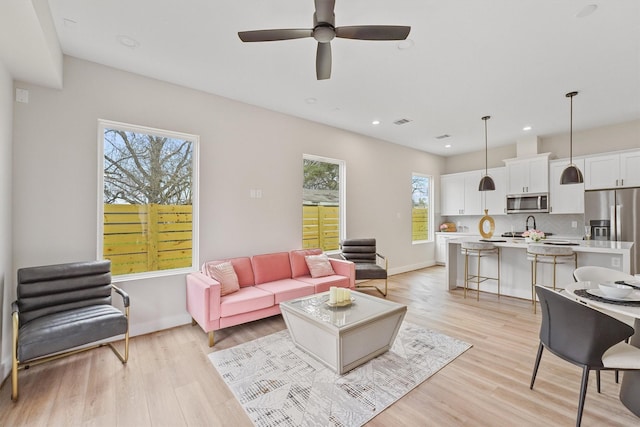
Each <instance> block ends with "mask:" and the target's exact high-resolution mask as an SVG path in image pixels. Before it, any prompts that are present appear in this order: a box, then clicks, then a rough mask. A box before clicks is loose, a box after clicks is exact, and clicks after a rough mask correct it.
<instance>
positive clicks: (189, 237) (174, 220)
mask: <svg viewBox="0 0 640 427" xmlns="http://www.w3.org/2000/svg"><path fill="white" fill-rule="evenodd" d="M98 129H99V130H98V144H99V150H98V153H99V157H100V158H99V161H98V164H99V165H100V167H99V169H100V171H99V179H98V181H99V202H98V217H99V220H98V258H99V259H100V258H104V259H110V260H111V272H112V274H113V275H114V276H124V275H135V276H136V277H150V276H158V275H164V274H167V273H168V272H171V273H175V272H176V271H190V270H192V268H193V267H194V266H195V265H197V262H198V261H197V260H198V256H197V248H198V245H197V236H198V230H197V224H198V221H197V203H196V202H197V194H198V193H197V176H198V175H197V153H198V137H197V136H195V135H187V134H181V133H177V132H170V131H164V130H159V129H150V128H145V127H141V126H134V125H128V124H124V123H115V122H109V121H104V120H100V121H99V122H98Z"/></svg>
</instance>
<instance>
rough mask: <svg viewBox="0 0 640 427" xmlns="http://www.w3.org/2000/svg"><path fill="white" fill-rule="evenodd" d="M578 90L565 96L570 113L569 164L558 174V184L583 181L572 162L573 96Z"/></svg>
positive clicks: (580, 173)
mask: <svg viewBox="0 0 640 427" xmlns="http://www.w3.org/2000/svg"><path fill="white" fill-rule="evenodd" d="M577 94H578V92H569V93H568V94H566V95H565V96H566V97H567V98H569V99H570V100H571V115H570V117H571V118H570V120H569V166H567V167H566V168H565V170H563V171H562V175H561V176H560V184H580V183H582V182H584V178H583V177H582V172H580V169H578V166H576V165H574V164H573V97H574V96H576V95H577Z"/></svg>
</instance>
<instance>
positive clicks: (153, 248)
mask: <svg viewBox="0 0 640 427" xmlns="http://www.w3.org/2000/svg"><path fill="white" fill-rule="evenodd" d="M192 241H193V210H192V206H190V205H157V204H150V205H111V204H105V205H104V235H103V254H104V258H106V259H110V260H111V270H112V273H113V274H114V275H119V274H132V273H141V272H146V271H156V270H167V269H173V268H183V267H190V266H191V264H192Z"/></svg>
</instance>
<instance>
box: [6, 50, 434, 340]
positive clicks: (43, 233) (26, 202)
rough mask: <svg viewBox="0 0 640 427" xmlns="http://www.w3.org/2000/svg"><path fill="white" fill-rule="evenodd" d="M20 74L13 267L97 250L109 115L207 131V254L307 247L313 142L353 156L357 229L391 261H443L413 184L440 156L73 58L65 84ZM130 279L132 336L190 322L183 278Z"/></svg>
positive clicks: (203, 149) (350, 168)
mask: <svg viewBox="0 0 640 427" xmlns="http://www.w3.org/2000/svg"><path fill="white" fill-rule="evenodd" d="M16 86H18V87H22V88H25V89H28V90H29V99H30V102H29V104H16V108H15V112H14V114H15V120H14V158H15V164H14V168H15V174H14V186H13V188H14V193H15V196H14V220H13V225H14V246H13V249H14V265H15V266H16V267H17V268H19V267H24V266H31V265H42V264H49V263H58V262H68V261H75V260H83V259H94V258H95V256H96V245H97V237H96V226H97V225H96V223H97V219H96V211H97V207H96V206H97V197H98V195H97V191H98V190H97V172H96V170H97V159H98V155H97V120H98V119H99V118H102V119H109V120H116V121H122V122H126V123H132V124H138V125H143V126H150V127H155V128H160V129H169V130H174V131H181V132H186V133H192V134H197V135H200V144H201V146H200V261H201V262H202V261H205V260H208V259H216V258H221V257H231V256H238V255H252V254H258V253H265V252H270V251H282V250H290V249H294V248H299V247H300V246H301V240H302V230H301V229H302V218H301V200H302V189H301V186H302V155H303V153H308V154H315V155H320V156H326V157H331V158H337V159H343V160H345V161H346V164H347V172H346V175H347V177H346V179H347V202H346V204H347V234H348V237H365V236H375V237H376V238H377V239H378V246H379V249H380V251H381V252H383V253H384V254H385V255H387V256H388V257H389V262H390V267H391V268H392V269H393V270H394V271H403V270H408V269H411V268H415V267H421V266H426V265H430V264H432V263H433V262H434V261H433V260H434V245H433V244H432V243H429V244H422V245H412V244H411V215H410V212H411V203H410V197H411V193H410V188H411V173H412V172H420V173H424V174H431V175H433V176H434V177H438V176H439V175H440V174H441V173H443V169H444V160H443V159H442V158H441V157H438V156H433V155H429V154H426V153H424V152H420V151H416V150H412V149H408V148H405V147H401V146H398V145H394V144H389V143H385V142H382V141H379V140H375V139H372V138H369V137H365V136H361V135H357V134H353V133H350V132H346V131H342V130H339V129H335V128H331V127H328V126H324V125H320V124H317V123H313V122H309V121H305V120H301V119H298V118H294V117H291V116H286V115H283V114H279V113H275V112H272V111H268V110H264V109H261V108H257V107H254V106H250V105H247V104H242V103H239V102H235V101H232V100H229V99H226V98H221V97H218V96H214V95H210V94H205V93H202V92H198V91H194V90H190V89H186V88H183V87H179V86H175V85H171V84H168V83H164V82H161V81H157V80H153V79H150V78H146V77H141V76H138V75H134V74H131V73H127V72H123V71H118V70H115V69H111V68H108V67H104V66H101V65H98V64H95V63H90V62H86V61H82V60H78V59H75V58H70V57H65V67H64V89H63V90H61V91H59V90H53V89H46V88H42V87H38V86H34V85H29V84H26V83H18V82H17V83H16ZM435 186H436V187H435V188H438V187H439V179H438V180H436V182H435ZM252 188H260V189H262V194H263V197H262V198H261V199H251V198H250V197H249V190H250V189H252ZM122 286H123V288H125V289H126V290H127V292H129V293H130V295H131V298H132V303H131V304H132V307H131V316H132V327H131V329H132V333H133V334H139V333H146V332H149V331H153V330H158V329H162V328H166V327H170V326H174V325H178V324H183V323H186V322H188V321H189V317H188V315H187V313H186V310H185V292H184V288H185V282H184V276H174V277H166V278H162V279H148V280H139V281H135V282H129V283H124V284H123V285H122Z"/></svg>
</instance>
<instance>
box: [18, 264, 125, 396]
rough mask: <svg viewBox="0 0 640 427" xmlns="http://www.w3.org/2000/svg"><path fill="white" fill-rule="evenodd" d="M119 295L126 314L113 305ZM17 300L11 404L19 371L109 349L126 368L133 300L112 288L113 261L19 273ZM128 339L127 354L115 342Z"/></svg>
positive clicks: (24, 270)
mask: <svg viewBox="0 0 640 427" xmlns="http://www.w3.org/2000/svg"><path fill="white" fill-rule="evenodd" d="M112 290H114V291H115V292H116V293H118V294H119V295H120V296H121V297H122V299H123V303H124V313H123V312H122V311H120V310H119V309H117V308H116V307H114V306H112V305H111V292H112ZM17 295H18V299H17V300H16V301H14V302H13V304H12V305H11V310H12V317H13V349H12V350H13V351H12V369H11V399H13V400H14V401H15V400H17V399H18V370H19V369H23V368H25V367H27V368H28V367H29V366H33V365H38V364H40V363H44V362H48V361H50V360H54V359H58V358H60V357H64V356H68V355H71V354H75V353H79V352H81V351H86V350H90V349H93V348H96V347H100V346H102V345H109V346H110V347H111V349H112V350H113V352H114V353H115V354H116V355H117V356H118V358H119V359H120V361H122V363H123V364H124V363H127V360H128V358H129V296H128V295H127V293H126V292H124V291H123V290H121V289H119V288H117V287H115V286H113V285H112V284H111V261H109V260H104V261H88V262H75V263H68V264H57V265H48V266H41V267H29V268H21V269H19V270H18V287H17ZM122 334H124V354H121V353H120V352H119V351H118V350H116V348H115V347H114V345H113V343H112V342H108V343H104V342H103V343H100V344H96V345H93V346H89V347H82V348H78V347H81V346H84V345H86V344H89V343H94V342H98V341H102V340H105V339H107V338H111V337H114V336H118V335H122Z"/></svg>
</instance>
